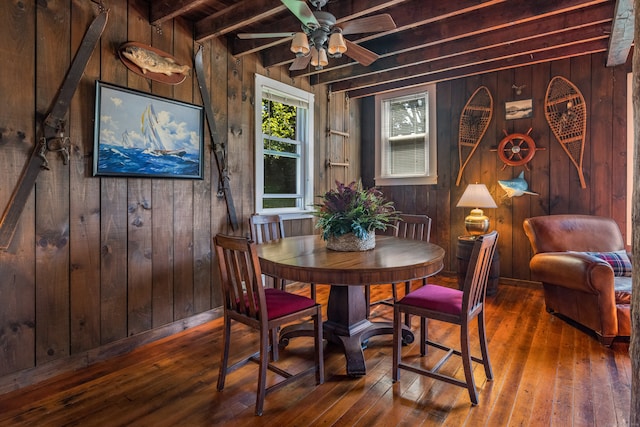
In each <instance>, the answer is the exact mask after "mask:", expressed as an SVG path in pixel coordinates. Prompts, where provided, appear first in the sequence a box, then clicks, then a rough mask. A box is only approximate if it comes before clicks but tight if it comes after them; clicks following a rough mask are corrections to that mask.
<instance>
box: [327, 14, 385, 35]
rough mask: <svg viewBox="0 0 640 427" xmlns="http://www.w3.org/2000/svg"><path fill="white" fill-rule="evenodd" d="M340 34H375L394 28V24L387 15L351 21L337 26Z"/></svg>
mask: <svg viewBox="0 0 640 427" xmlns="http://www.w3.org/2000/svg"><path fill="white" fill-rule="evenodd" d="M338 26H339V27H340V28H342V34H359V33H377V32H380V31H388V30H393V29H394V28H396V23H395V22H393V18H392V17H391V15H389V14H388V13H383V14H380V15H373V16H367V17H364V18H359V19H353V20H351V21H347V22H344V23H342V24H340V25H338Z"/></svg>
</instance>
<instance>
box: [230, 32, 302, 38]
mask: <svg viewBox="0 0 640 427" xmlns="http://www.w3.org/2000/svg"><path fill="white" fill-rule="evenodd" d="M295 34H296V33H294V32H289V33H240V34H238V38H239V39H270V38H279V39H281V38H284V37H293V36H294V35H295Z"/></svg>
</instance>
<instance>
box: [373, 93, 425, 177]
mask: <svg viewBox="0 0 640 427" xmlns="http://www.w3.org/2000/svg"><path fill="white" fill-rule="evenodd" d="M435 99H436V87H435V85H428V86H423V87H419V88H413V89H411V90H404V91H398V92H392V93H387V94H382V95H378V96H376V123H377V127H378V132H376V153H375V159H376V176H375V181H376V185H420V184H435V183H436V182H437V170H436V167H437V161H436V160H437V157H436V148H437V144H436V138H435V135H436V108H435Z"/></svg>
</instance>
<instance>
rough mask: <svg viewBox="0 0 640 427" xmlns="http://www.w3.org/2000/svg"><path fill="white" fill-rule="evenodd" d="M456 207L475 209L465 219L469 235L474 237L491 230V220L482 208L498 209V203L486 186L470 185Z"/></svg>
mask: <svg viewBox="0 0 640 427" xmlns="http://www.w3.org/2000/svg"><path fill="white" fill-rule="evenodd" d="M456 207H459V208H474V209H472V210H471V213H470V215H469V216H467V217H466V218H465V219H464V225H465V227H466V229H467V233H469V234H471V235H472V236H477V235H480V234H485V233H486V232H487V231H488V230H489V218H488V217H487V216H485V214H484V212H482V209H480V208H497V207H498V205H496V202H495V201H494V200H493V197H491V193H489V190H488V189H487V186H486V185H484V184H469V186H467V188H466V189H465V190H464V193H462V197H460V200H459V201H458V204H457V205H456Z"/></svg>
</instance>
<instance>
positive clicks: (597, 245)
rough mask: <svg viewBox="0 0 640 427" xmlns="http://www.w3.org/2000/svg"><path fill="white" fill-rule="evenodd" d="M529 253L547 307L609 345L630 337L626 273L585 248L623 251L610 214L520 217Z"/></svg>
mask: <svg viewBox="0 0 640 427" xmlns="http://www.w3.org/2000/svg"><path fill="white" fill-rule="evenodd" d="M523 225H524V231H525V234H526V235H527V237H528V238H529V242H530V243H531V248H532V250H533V257H532V258H531V261H530V263H529V267H530V269H531V276H532V279H534V280H537V281H540V282H542V285H543V288H544V298H545V305H546V307H547V311H548V312H550V313H558V314H561V315H563V316H565V317H567V318H569V319H571V320H574V321H576V322H578V323H579V324H581V325H583V326H586V327H587V328H589V329H591V330H593V331H594V332H595V333H596V335H597V336H598V339H599V340H600V342H601V343H602V344H604V345H606V346H610V345H611V344H612V342H613V340H614V338H616V337H618V336H624V337H627V336H629V335H631V319H630V306H631V277H620V276H615V275H614V269H613V268H612V267H611V265H610V264H609V263H608V262H606V261H604V260H602V259H600V258H598V257H596V256H593V255H590V254H587V253H585V252H592V253H593V252H599V253H604V252H617V251H624V249H625V245H624V239H623V238H622V233H620V228H619V227H618V225H617V224H616V223H615V221H613V220H612V219H610V218H604V217H598V216H591V215H548V216H539V217H533V218H527V219H525V220H524V224H523Z"/></svg>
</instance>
